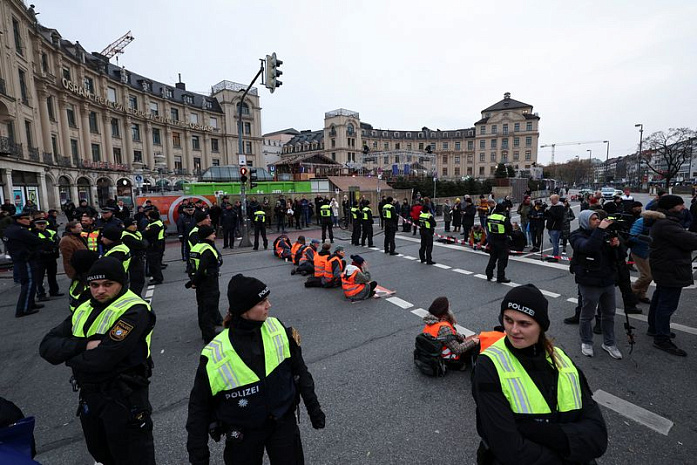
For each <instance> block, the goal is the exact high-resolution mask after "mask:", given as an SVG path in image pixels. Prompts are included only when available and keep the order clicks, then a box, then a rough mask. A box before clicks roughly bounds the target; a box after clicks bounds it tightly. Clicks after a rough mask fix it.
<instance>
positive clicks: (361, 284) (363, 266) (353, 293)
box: [341, 255, 378, 302]
mask: <svg viewBox="0 0 697 465" xmlns="http://www.w3.org/2000/svg"><path fill="white" fill-rule="evenodd" d="M351 260H353V261H352V262H351V264H350V265H347V266H346V269H345V270H344V273H343V274H342V275H341V288H342V289H343V291H344V296H345V297H346V298H347V299H350V300H351V301H352V302H354V301H356V300H365V299H368V298H370V297H373V296H374V295H375V288H376V287H377V286H378V283H376V282H375V281H371V280H370V278H371V276H370V271H368V262H366V261H365V259H364V258H363V257H361V256H360V255H351Z"/></svg>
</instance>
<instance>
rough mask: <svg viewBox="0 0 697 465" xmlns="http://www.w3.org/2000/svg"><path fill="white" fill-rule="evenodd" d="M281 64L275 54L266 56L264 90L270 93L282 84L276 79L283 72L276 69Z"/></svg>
mask: <svg viewBox="0 0 697 465" xmlns="http://www.w3.org/2000/svg"><path fill="white" fill-rule="evenodd" d="M282 64H283V62H282V61H281V60H279V59H278V58H276V52H273V53H272V54H271V55H266V84H265V86H266V88H267V89H269V90H270V91H271V93H272V94H273V91H274V90H276V87H279V86H281V85H282V84H283V83H282V82H281V81H279V80H278V77H279V76H280V75H281V74H283V71H281V70H280V69H278V67H279V66H281V65H282Z"/></svg>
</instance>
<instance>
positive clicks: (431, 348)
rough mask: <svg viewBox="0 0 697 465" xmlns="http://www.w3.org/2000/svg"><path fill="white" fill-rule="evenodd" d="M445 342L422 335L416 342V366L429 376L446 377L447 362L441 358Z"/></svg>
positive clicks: (417, 337) (428, 335)
mask: <svg viewBox="0 0 697 465" xmlns="http://www.w3.org/2000/svg"><path fill="white" fill-rule="evenodd" d="M443 342H444V341H443V340H442V339H441V338H437V337H433V336H431V335H430V334H426V333H421V334H419V335H418V336H416V341H415V342H414V365H416V368H418V369H419V371H421V373H423V374H425V375H427V376H436V377H439V376H445V373H446V367H445V360H443V358H442V357H441V356H440V354H441V351H442V350H443Z"/></svg>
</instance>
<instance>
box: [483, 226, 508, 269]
mask: <svg viewBox="0 0 697 465" xmlns="http://www.w3.org/2000/svg"><path fill="white" fill-rule="evenodd" d="M506 266H508V246H506V240H505V239H497V238H496V237H495V236H494V235H493V234H491V235H489V263H488V264H487V265H486V276H487V278H493V276H494V268H496V278H497V279H503V278H505V277H506Z"/></svg>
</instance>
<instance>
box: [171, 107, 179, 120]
mask: <svg viewBox="0 0 697 465" xmlns="http://www.w3.org/2000/svg"><path fill="white" fill-rule="evenodd" d="M169 115H170V117H171V118H172V119H173V120H174V121H179V108H171V109H170V110H169Z"/></svg>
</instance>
